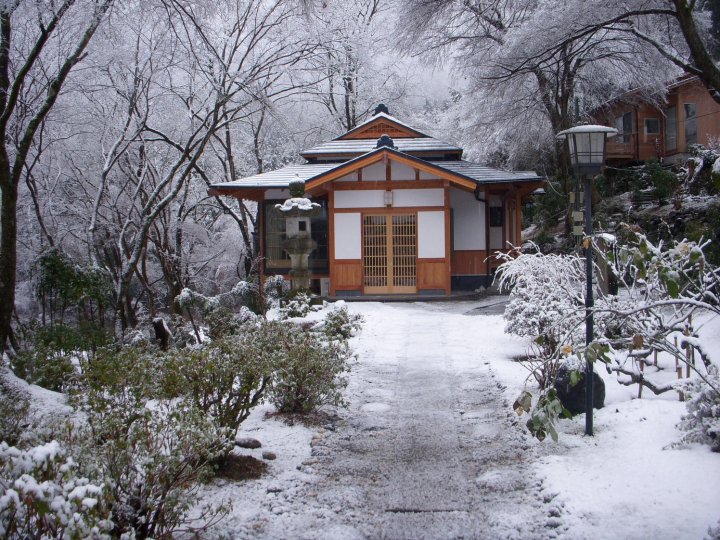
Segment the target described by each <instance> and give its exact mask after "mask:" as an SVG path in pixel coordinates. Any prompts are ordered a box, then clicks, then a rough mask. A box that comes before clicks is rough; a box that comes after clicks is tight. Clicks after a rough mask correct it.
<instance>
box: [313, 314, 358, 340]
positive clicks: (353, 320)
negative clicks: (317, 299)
mask: <svg viewBox="0 0 720 540" xmlns="http://www.w3.org/2000/svg"><path fill="white" fill-rule="evenodd" d="M362 322H363V318H362V315H359V314H352V315H351V314H350V312H349V311H348V308H347V307H346V306H341V307H339V308H336V309H333V310H331V311H330V312H329V313H328V314H327V315H326V316H325V321H324V322H323V325H322V331H323V332H324V333H325V335H326V336H327V337H328V339H340V340H347V339H350V337H352V335H353V333H355V332H356V331H358V330H360V328H362Z"/></svg>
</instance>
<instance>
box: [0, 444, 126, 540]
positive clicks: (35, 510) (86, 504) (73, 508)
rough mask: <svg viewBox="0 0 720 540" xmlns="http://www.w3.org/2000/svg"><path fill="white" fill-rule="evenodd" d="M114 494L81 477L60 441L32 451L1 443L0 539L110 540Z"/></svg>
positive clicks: (31, 449) (37, 447)
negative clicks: (112, 498) (95, 539)
mask: <svg viewBox="0 0 720 540" xmlns="http://www.w3.org/2000/svg"><path fill="white" fill-rule="evenodd" d="M109 508H110V504H109V493H108V490H107V487H106V486H104V485H102V484H97V483H91V482H90V480H88V479H87V478H82V477H80V476H78V475H77V465H76V463H75V462H74V461H73V459H72V458H70V457H67V455H66V451H65V450H64V449H63V448H62V447H61V446H60V445H59V444H58V442H57V441H51V442H49V443H47V444H44V445H41V446H36V447H33V448H30V449H28V450H20V449H18V448H15V447H12V446H8V444H7V443H5V442H2V443H0V536H2V537H3V538H77V539H79V538H108V537H109V535H108V534H107V533H109V531H110V530H111V528H112V522H111V521H110V520H109Z"/></svg>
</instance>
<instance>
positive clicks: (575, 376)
mask: <svg viewBox="0 0 720 540" xmlns="http://www.w3.org/2000/svg"><path fill="white" fill-rule="evenodd" d="M583 379H584V376H583V373H582V371H578V370H576V369H574V370H572V371H571V372H570V386H575V385H576V384H577V383H579V382H580V381H582V380H583Z"/></svg>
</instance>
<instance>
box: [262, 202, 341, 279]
mask: <svg viewBox="0 0 720 540" xmlns="http://www.w3.org/2000/svg"><path fill="white" fill-rule="evenodd" d="M282 202H283V201H265V202H264V203H263V224H264V229H265V230H264V257H265V273H266V274H285V273H287V272H289V271H290V257H289V256H288V254H287V253H286V252H285V250H284V249H283V244H284V243H285V239H286V238H287V235H286V231H285V218H284V216H282V215H281V213H280V212H278V211H277V210H276V209H275V205H276V204H278V203H282ZM313 202H316V203H318V204H320V206H321V214H320V215H319V216H317V217H313V218H311V219H310V237H311V238H312V239H313V240H315V243H316V244H317V248H315V250H314V251H312V252H311V253H310V259H309V263H310V270H311V271H313V272H317V273H327V272H329V264H328V219H327V201H326V200H323V199H316V200H314V201H313ZM300 223H301V224H302V225H304V223H303V222H300Z"/></svg>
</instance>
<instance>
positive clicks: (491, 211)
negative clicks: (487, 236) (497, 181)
mask: <svg viewBox="0 0 720 540" xmlns="http://www.w3.org/2000/svg"><path fill="white" fill-rule="evenodd" d="M488 220H489V222H490V227H502V226H503V209H502V206H491V207H490V208H488Z"/></svg>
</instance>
